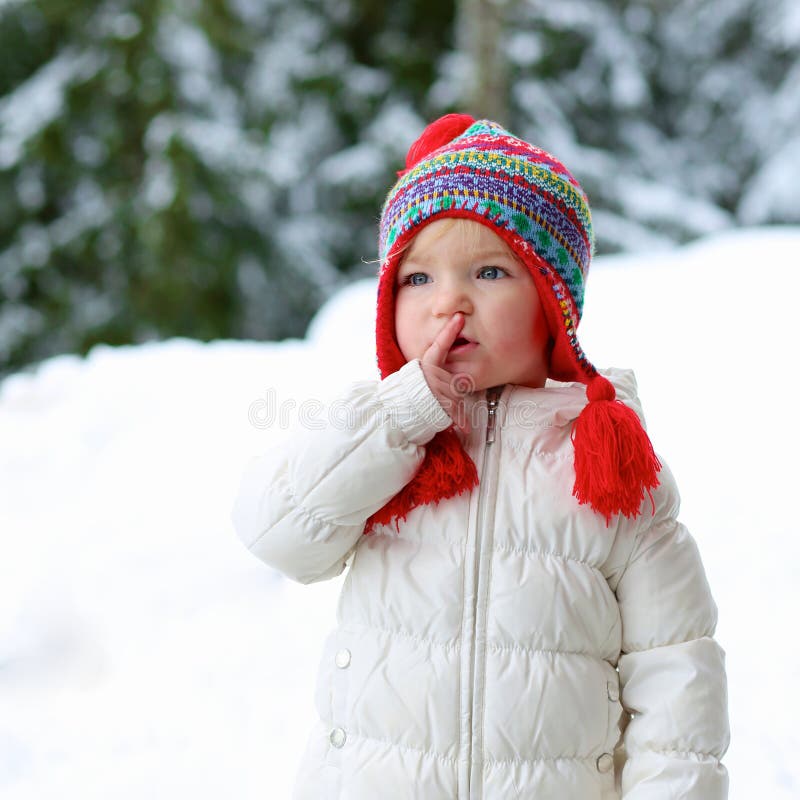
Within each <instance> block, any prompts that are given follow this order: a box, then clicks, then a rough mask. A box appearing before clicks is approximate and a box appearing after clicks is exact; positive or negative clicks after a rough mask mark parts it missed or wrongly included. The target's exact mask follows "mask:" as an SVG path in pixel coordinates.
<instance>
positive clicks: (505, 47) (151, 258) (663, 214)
mask: <svg viewBox="0 0 800 800" xmlns="http://www.w3.org/2000/svg"><path fill="white" fill-rule="evenodd" d="M449 111H467V112H469V113H472V114H473V115H475V116H489V117H492V118H495V119H497V120H498V121H500V122H502V123H504V124H505V125H506V127H508V128H509V129H511V130H512V131H513V132H514V133H516V134H518V135H520V136H523V137H526V138H529V139H530V140H532V141H534V142H536V143H537V144H540V145H541V146H543V147H544V148H546V149H549V150H551V151H553V152H554V153H555V154H556V155H558V156H559V157H560V158H561V159H562V160H564V161H565V162H566V163H567V164H568V165H569V166H570V168H571V169H572V171H573V172H574V173H575V174H576V176H577V177H578V178H579V180H580V181H581V182H582V183H583V184H584V186H585V188H586V189H587V191H588V194H589V197H590V199H591V201H592V203H593V208H594V213H595V224H596V229H597V232H598V252H599V253H613V252H620V251H634V252H641V251H653V250H663V249H665V248H669V247H673V246H675V245H676V244H679V243H685V242H687V241H689V240H692V239H694V238H696V237H699V236H703V235H706V234H709V233H715V232H719V231H722V230H724V229H729V228H736V227H737V226H740V225H748V226H751V225H764V224H772V223H797V222H800V202H798V195H799V194H800V192H799V191H798V186H800V4H798V3H797V2H796V0H632V1H631V2H626V1H625V0H559V2H557V3H552V2H543V1H540V0H530V1H529V2H520V1H518V0H460V2H455V1H454V0H437V1H436V2H430V1H427V2H426V0H405V1H404V2H402V3H386V2H384V1H383V0H203V2H200V0H136V2H133V0H102V1H100V0H98V1H97V2H91V1H87V0H83V1H82V2H75V1H74V0H42V2H35V3H34V2H25V1H24V0H0V376H2V375H5V374H7V373H9V372H13V371H18V370H20V369H23V368H24V367H25V366H26V365H30V364H33V363H35V362H38V361H41V360H42V359H44V358H47V357H48V356H52V355H55V354H60V353H76V354H85V353H87V352H88V351H89V349H90V348H91V347H92V346H93V345H95V344H97V343H100V342H103V343H108V344H111V345H118V344H126V343H142V342H147V341H153V340H161V339H165V338H168V337H172V336H185V337H189V338H192V339H196V340H200V341H210V340H212V339H218V338H234V339H247V338H252V339H271V340H277V339H284V338H286V337H294V336H301V335H302V334H303V332H304V331H305V330H306V327H307V325H308V322H309V320H310V319H311V317H312V315H313V313H314V311H315V310H316V309H318V308H319V307H320V305H321V304H322V303H323V302H324V301H325V300H326V299H327V298H329V297H330V296H331V295H332V294H333V293H334V292H335V291H336V290H337V289H339V288H341V287H342V286H343V284H345V283H347V282H348V281H351V280H353V279H354V278H359V277H366V276H370V275H373V274H374V270H375V267H374V264H372V263H369V261H370V259H374V258H375V255H376V245H375V238H376V221H377V217H378V214H379V210H380V205H381V201H382V199H383V196H384V194H385V192H386V190H387V189H388V187H389V185H390V183H391V182H392V180H393V177H394V175H395V171H396V170H397V169H399V168H401V167H402V162H403V159H404V156H405V152H406V150H407V148H408V145H409V144H410V142H411V141H412V140H413V139H414V138H416V136H417V135H418V134H419V133H420V131H421V130H422V128H423V127H424V125H425V124H426V123H427V122H428V121H430V120H431V119H433V118H435V117H436V116H438V115H440V114H442V113H446V112H449Z"/></svg>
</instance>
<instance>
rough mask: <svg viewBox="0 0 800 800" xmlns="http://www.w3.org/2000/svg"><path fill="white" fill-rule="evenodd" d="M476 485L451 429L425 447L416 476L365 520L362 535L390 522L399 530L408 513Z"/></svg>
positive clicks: (473, 472) (468, 460)
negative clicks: (401, 521) (423, 456)
mask: <svg viewBox="0 0 800 800" xmlns="http://www.w3.org/2000/svg"><path fill="white" fill-rule="evenodd" d="M477 485H478V470H477V469H476V468H475V464H474V463H473V461H472V459H471V458H470V457H469V456H468V455H467V453H466V451H465V450H464V448H463V447H462V446H461V441H460V440H459V438H458V436H457V435H456V432H455V431H454V430H453V428H452V427H451V428H447V429H446V430H444V431H440V432H439V433H437V434H436V436H434V437H433V439H431V441H430V442H428V444H427V445H426V449H425V458H424V460H423V462H422V464H421V465H420V468H419V470H417V473H416V475H414V477H413V478H412V479H411V480H410V481H409V482H408V483H407V484H406V485H405V486H404V487H403V488H402V489H401V490H400V491H399V492H398V493H397V494H396V495H395V496H394V497H393V498H392V499H391V500H389V502H388V503H386V505H384V506H383V507H382V508H379V509H378V510H377V511H376V512H375V513H374V514H373V515H372V516H371V517H370V518H369V519H368V520H367V524H366V526H365V528H364V534H365V535H367V534H369V533H372V531H373V529H374V528H375V526H376V525H388V524H389V523H390V522H392V521H394V526H395V529H396V530H398V531H399V530H400V520H404V519H405V518H406V516H407V515H408V512H409V511H411V509H413V508H416V507H417V506H421V505H425V504H426V503H438V502H439V500H445V499H447V498H448V497H455V496H456V495H458V494H461V492H464V491H470V490H472V489H474V488H475V487H476V486H477Z"/></svg>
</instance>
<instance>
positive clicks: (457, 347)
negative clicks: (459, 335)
mask: <svg viewBox="0 0 800 800" xmlns="http://www.w3.org/2000/svg"><path fill="white" fill-rule="evenodd" d="M477 346H478V343H477V342H470V341H469V340H467V341H462V342H460V343H459V344H454V345H453V346H452V347H451V348H450V350H449V351H448V353H447V354H448V355H459V356H460V355H464V354H466V353H470V352H472V351H473V350H474V349H475V348H476V347H477Z"/></svg>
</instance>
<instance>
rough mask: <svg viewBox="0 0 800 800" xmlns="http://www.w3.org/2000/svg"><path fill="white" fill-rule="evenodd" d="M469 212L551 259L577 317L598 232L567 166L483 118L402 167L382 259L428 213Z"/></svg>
mask: <svg viewBox="0 0 800 800" xmlns="http://www.w3.org/2000/svg"><path fill="white" fill-rule="evenodd" d="M464 212H466V213H468V214H469V215H470V216H478V217H483V218H484V219H486V220H488V221H490V222H491V223H492V224H493V225H494V226H496V227H497V228H499V229H505V230H506V231H508V232H510V233H512V234H516V235H517V236H518V237H520V240H521V241H520V245H521V246H525V245H527V246H529V247H530V248H532V249H533V251H534V252H535V253H536V254H537V255H538V256H539V257H540V258H541V259H543V260H544V261H545V262H547V264H549V265H550V266H551V267H552V268H553V269H554V270H555V271H556V273H557V274H558V276H560V278H561V281H563V284H564V286H565V288H566V289H567V291H568V292H569V295H570V298H569V299H571V301H572V303H569V305H574V313H575V315H576V319H575V320H574V324H575V325H577V321H578V320H579V319H580V316H581V313H582V311H583V297H584V282H585V279H586V275H587V272H588V270H589V263H590V261H591V258H592V254H593V251H594V235H593V232H592V221H591V213H590V211H589V204H588V201H587V199H586V195H585V194H584V192H583V189H582V188H581V186H580V184H579V183H578V182H577V181H576V180H575V178H573V176H572V175H571V174H570V172H569V171H568V170H567V168H566V167H565V166H564V165H563V164H562V163H561V162H560V161H559V160H558V159H556V158H554V157H553V156H552V155H550V154H549V153H547V152H545V151H544V150H542V149H540V148H538V147H535V146H533V145H531V144H529V143H527V142H525V141H523V140H521V139H518V138H516V137H515V136H513V135H511V134H510V133H509V132H508V131H506V130H505V129H504V128H502V127H501V126H500V125H498V124H497V123H495V122H491V121H489V120H478V121H477V122H475V123H474V124H472V125H471V126H470V127H469V128H467V130H465V131H464V133H462V134H461V135H460V136H458V137H456V138H455V139H453V140H452V141H451V142H449V143H448V144H446V145H445V146H443V147H440V148H439V149H437V150H435V151H433V152H432V153H430V154H429V155H428V156H427V157H425V158H424V159H423V160H421V161H420V162H419V163H418V164H416V165H415V166H413V167H412V168H411V169H409V170H406V171H405V172H404V173H401V177H400V179H399V180H398V181H397V183H396V184H395V185H394V187H392V189H391V191H390V192H389V195H388V196H387V198H386V201H385V203H384V207H383V211H382V214H381V222H380V235H379V252H380V261H381V267H382V268H386V266H387V265H388V263H389V262H390V261H391V260H392V259H391V258H390V257H391V256H392V255H393V252H392V248H393V246H394V245H395V244H396V243H399V244H400V245H401V246H402V244H403V242H405V241H406V240H407V239H408V234H409V233H410V232H412V231H413V229H414V228H415V227H416V226H417V225H419V224H420V223H422V222H423V221H427V220H430V219H431V218H433V217H437V216H455V215H461V213H464ZM514 238H516V237H514ZM522 243H524V245H523V244H522ZM553 290H554V291H555V290H556V287H555V286H553ZM560 294H562V295H563V291H561V292H560ZM557 299H558V300H559V301H560V302H561V301H566V300H567V298H564V297H561V298H557ZM565 322H566V320H565ZM572 322H573V321H572V320H570V321H569V323H567V327H568V328H571V327H573V325H572V324H570V323H572ZM575 344H576V345H577V341H576V342H575ZM576 355H578V354H577V353H576ZM581 355H582V354H581ZM580 360H583V359H580Z"/></svg>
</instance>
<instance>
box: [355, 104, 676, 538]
mask: <svg viewBox="0 0 800 800" xmlns="http://www.w3.org/2000/svg"><path fill="white" fill-rule="evenodd" d="M398 176H399V179H398V181H397V183H396V184H395V185H394V186H393V187H392V189H391V190H390V191H389V194H388V196H387V198H386V201H385V203H384V206H383V211H382V213H381V220H380V237H379V250H380V272H379V282H378V310H377V322H376V340H377V357H378V368H379V369H380V373H381V377H382V378H385V377H387V376H388V375H391V374H392V373H394V372H396V371H397V370H398V369H400V367H402V366H403V364H405V363H406V359H405V358H404V356H403V354H402V353H401V351H400V348H399V346H398V344H397V339H396V337H395V328H394V316H395V292H396V288H395V282H396V275H397V269H398V266H399V264H400V261H401V259H402V255H403V252H404V251H405V249H406V248H407V246H408V245H409V243H410V242H411V239H412V238H413V237H414V236H415V235H416V234H417V233H419V231H420V230H422V228H423V227H424V226H425V225H427V224H429V223H431V222H433V221H434V220H437V219H442V218H446V217H459V218H463V219H468V220H474V221H475V222H479V223H481V224H482V225H486V226H487V227H488V228H490V229H491V230H492V231H493V232H494V233H495V234H497V235H498V236H500V237H501V238H502V239H503V240H504V241H505V242H506V244H507V245H508V246H509V247H510V248H511V250H512V251H513V252H514V253H515V254H516V256H517V257H518V258H519V259H520V260H521V261H522V262H523V263H524V264H525V265H526V266H527V267H528V270H529V271H530V274H531V276H532V277H533V280H534V283H535V286H536V289H537V291H538V294H539V298H540V302H541V305H542V308H543V309H544V313H545V317H546V319H547V323H548V326H549V329H550V335H551V337H552V339H553V349H552V354H551V359H550V364H549V370H548V376H549V377H551V378H554V379H555V380H559V381H579V382H581V383H585V384H587V399H588V401H589V402H588V403H587V405H586V406H585V408H584V409H583V411H582V412H581V414H580V416H579V417H578V419H577V420H576V421H575V424H574V427H573V431H572V441H573V445H574V449H575V485H574V487H573V494H574V495H575V497H576V498H577V499H578V501H579V502H580V503H588V504H589V505H590V506H591V507H592V508H593V509H594V510H595V511H597V512H598V513H600V514H602V515H603V516H604V517H605V520H606V523H607V524H608V523H609V521H610V519H611V517H612V515H614V514H617V513H622V514H624V515H626V516H631V517H635V516H637V515H638V514H639V510H640V507H641V502H642V500H643V499H644V495H645V492H647V493H648V494H650V493H651V491H652V489H654V488H655V487H656V486H658V483H659V482H658V478H657V472H658V470H659V469H660V468H661V464H660V463H659V462H658V459H657V458H656V456H655V453H654V452H653V447H652V445H651V443H650V440H649V438H648V437H647V434H646V433H645V432H644V430H643V428H642V426H641V423H640V421H639V418H638V417H637V416H636V413H635V412H634V411H633V410H632V409H630V408H628V407H627V406H625V405H624V404H623V403H622V402H621V401H619V400H617V399H616V393H615V390H614V387H613V385H612V384H611V383H610V382H609V381H608V380H607V379H606V378H604V377H602V376H601V375H599V374H598V372H597V369H596V368H595V367H594V366H593V365H592V364H591V363H590V362H589V360H588V359H587V357H586V355H585V354H584V352H583V350H582V349H581V346H580V344H579V342H578V337H577V326H578V322H579V321H580V318H581V313H582V311H583V297H584V285H585V282H586V276H587V273H588V271H589V263H590V261H591V258H592V254H593V252H594V234H593V232H592V221H591V212H590V210H589V204H588V201H587V198H586V195H585V193H584V191H583V189H582V188H581V186H580V184H579V183H578V182H577V181H576V180H575V178H574V177H573V176H572V175H571V174H570V172H569V171H568V170H567V168H566V167H565V166H564V165H563V164H562V163H561V162H560V161H558V159H556V158H554V157H553V156H552V155H550V154H549V153H547V152H545V151H544V150H541V149H540V148H538V147H535V146H533V145H531V144H529V143H528V142H525V141H523V140H522V139H518V138H517V137H515V136H513V135H512V134H510V133H509V132H508V131H506V130H504V129H503V128H502V127H501V126H500V125H498V124H497V123H495V122H491V121H490V120H478V121H476V120H474V119H473V118H472V117H470V116H468V115H465V114H448V115H447V116H444V117H441V118H440V119H438V120H436V121H435V122H433V123H431V124H430V125H429V126H428V127H427V128H426V129H425V131H423V133H422V135H421V136H420V138H419V139H418V140H417V141H416V142H414V144H413V145H412V146H411V148H410V150H409V151H408V156H407V158H406V168H405V169H404V170H402V171H401V172H399V173H398ZM477 482H478V477H477V470H476V469H475V465H474V464H473V463H472V460H471V459H470V458H469V456H468V455H467V454H466V452H465V451H464V449H463V447H462V446H461V442H460V440H459V439H458V436H457V435H456V433H455V431H454V430H453V428H452V427H450V428H448V429H447V430H445V431H441V432H440V433H438V434H436V436H435V437H434V438H433V439H432V440H431V441H430V442H429V443H428V444H427V446H426V454H425V459H424V461H423V463H422V465H421V466H420V469H419V470H418V472H417V474H416V475H415V476H414V478H413V479H412V480H411V481H410V482H409V483H408V484H407V485H406V486H405V487H404V488H403V489H402V490H401V491H400V492H399V493H398V494H397V495H395V496H394V497H393V498H392V499H391V500H390V501H389V502H388V503H387V504H386V505H385V506H384V507H383V508H381V509H379V510H378V511H377V512H376V513H375V514H374V515H373V516H372V517H370V519H369V520H368V523H367V526H366V529H365V530H366V532H369V531H370V530H371V529H372V528H373V526H374V525H375V524H378V523H388V522H390V521H392V520H394V522H395V525H396V526H397V525H398V523H399V520H401V519H405V516H406V515H407V513H408V512H409V511H410V510H411V509H412V508H414V507H416V506H418V505H423V504H425V503H431V502H438V501H439V500H442V499H445V498H448V497H453V496H455V495H457V494H459V493H461V492H463V491H465V490H469V489H472V488H473V487H474V486H476V485H477ZM651 500H652V495H651Z"/></svg>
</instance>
